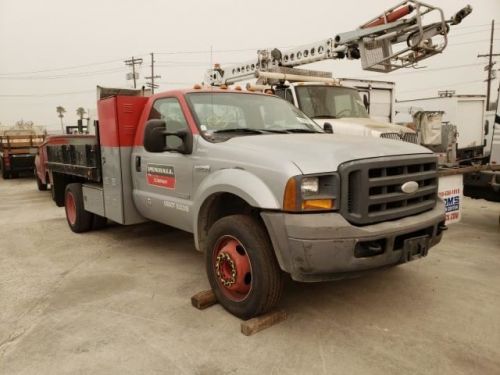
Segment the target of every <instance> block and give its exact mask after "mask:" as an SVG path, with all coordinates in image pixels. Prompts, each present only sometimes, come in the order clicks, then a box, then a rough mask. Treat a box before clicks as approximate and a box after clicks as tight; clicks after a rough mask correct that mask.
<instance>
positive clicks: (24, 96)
mask: <svg viewBox="0 0 500 375" xmlns="http://www.w3.org/2000/svg"><path fill="white" fill-rule="evenodd" d="M89 92H95V89H93V90H84V91H66V92H55V93H46V94H0V97H1V98H37V97H46V96H61V95H75V94H83V93H89Z"/></svg>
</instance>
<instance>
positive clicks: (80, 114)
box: [76, 107, 87, 120]
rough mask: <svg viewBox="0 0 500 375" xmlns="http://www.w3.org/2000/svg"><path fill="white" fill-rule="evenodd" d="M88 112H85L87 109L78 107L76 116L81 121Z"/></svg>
mask: <svg viewBox="0 0 500 375" xmlns="http://www.w3.org/2000/svg"><path fill="white" fill-rule="evenodd" d="M86 113H87V112H86V111H85V109H84V108H83V107H78V108H77V109H76V114H77V115H78V116H79V117H80V120H83V116H85V114H86Z"/></svg>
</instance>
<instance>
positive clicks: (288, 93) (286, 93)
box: [275, 87, 294, 104]
mask: <svg viewBox="0 0 500 375" xmlns="http://www.w3.org/2000/svg"><path fill="white" fill-rule="evenodd" d="M275 93H276V95H277V96H279V97H280V98H282V99H285V100H287V101H288V102H290V103H292V104H294V103H293V95H292V90H290V89H289V88H283V87H276V89H275Z"/></svg>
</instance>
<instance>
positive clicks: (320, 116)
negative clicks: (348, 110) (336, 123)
mask: <svg viewBox="0 0 500 375" xmlns="http://www.w3.org/2000/svg"><path fill="white" fill-rule="evenodd" d="M311 118H337V116H334V115H317V116H316V115H315V116H311Z"/></svg>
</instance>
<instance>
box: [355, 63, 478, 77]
mask: <svg viewBox="0 0 500 375" xmlns="http://www.w3.org/2000/svg"><path fill="white" fill-rule="evenodd" d="M480 65H483V64H482V63H472V64H462V65H450V66H444V67H441V68H430V69H427V68H421V69H418V70H410V71H405V72H400V73H391V77H392V76H402V75H407V74H418V73H427V72H437V71H441V70H451V69H462V68H470V67H475V66H480ZM376 77H380V75H373V74H372V75H368V76H360V77H359V78H376Z"/></svg>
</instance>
